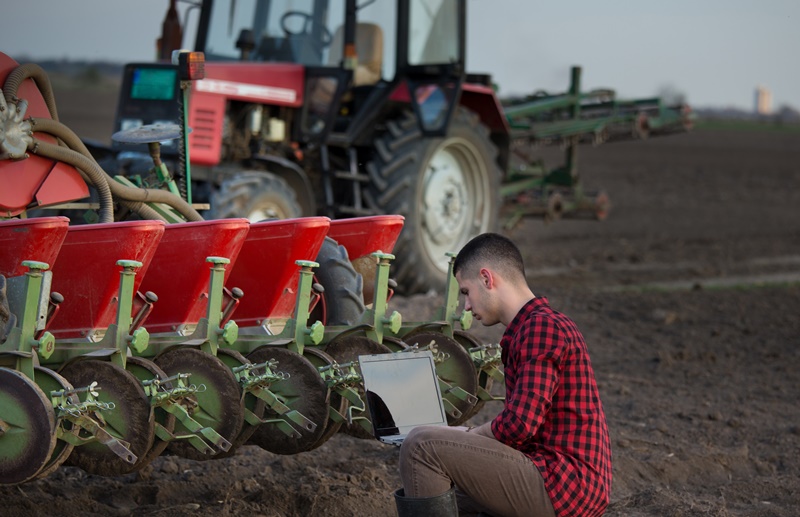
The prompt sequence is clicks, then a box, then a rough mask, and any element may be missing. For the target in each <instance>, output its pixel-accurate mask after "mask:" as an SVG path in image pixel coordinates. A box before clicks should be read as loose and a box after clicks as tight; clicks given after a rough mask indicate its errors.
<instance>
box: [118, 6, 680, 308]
mask: <svg viewBox="0 0 800 517" xmlns="http://www.w3.org/2000/svg"><path fill="white" fill-rule="evenodd" d="M187 4H189V7H188V8H187V9H186V10H184V15H185V17H184V23H183V26H182V27H181V24H180V23H178V21H177V20H178V10H177V9H176V3H175V0H173V1H172V2H171V6H170V9H169V11H168V13H167V17H166V19H165V21H164V25H163V27H164V31H163V34H162V38H161V39H160V40H159V43H160V45H161V49H160V52H161V56H162V57H164V58H166V57H168V56H169V55H170V52H171V51H172V50H175V49H176V48H178V47H180V46H182V45H186V46H189V44H188V43H181V33H183V34H184V35H186V34H189V33H194V38H195V42H194V44H193V47H194V48H193V49H192V50H195V51H199V52H203V53H204V54H205V59H206V63H205V79H204V80H202V81H198V82H196V83H194V86H193V89H192V93H191V100H190V103H189V104H188V106H189V108H188V109H189V110H190V111H189V113H188V121H189V125H190V126H191V130H192V131H191V134H190V135H189V137H188V146H189V151H190V152H189V153H188V154H189V156H190V157H191V163H190V167H187V168H183V167H181V166H180V163H181V162H182V160H180V159H179V158H180V157H181V155H182V154H183V149H182V145H181V143H182V140H176V141H174V142H173V144H172V145H164V146H163V148H162V153H163V154H164V157H165V160H170V159H172V158H174V162H175V164H176V167H175V168H176V170H177V178H178V180H179V183H180V184H181V185H182V186H181V190H182V191H183V193H184V195H185V196H187V197H189V199H190V200H193V201H194V202H199V203H208V204H210V211H209V212H208V214H207V216H209V217H212V218H224V217H247V218H249V219H250V220H261V219H265V218H268V217H280V218H287V217H296V216H301V215H306V216H308V215H326V216H329V217H331V218H342V217H350V216H363V215H377V214H401V215H403V216H405V227H404V231H403V233H402V235H401V236H400V239H399V241H398V242H397V245H396V248H395V254H396V255H397V261H396V262H395V269H394V274H395V275H396V279H397V281H398V283H399V286H400V289H401V290H402V291H404V292H406V293H410V292H420V291H427V290H429V289H436V290H441V288H442V287H443V286H444V283H445V279H446V272H447V257H446V253H447V252H454V251H458V250H459V249H460V248H461V247H462V246H463V244H465V243H466V242H467V241H468V240H469V239H470V238H471V237H473V236H475V235H477V234H479V233H482V232H485V231H490V230H494V229H495V228H496V226H497V224H498V219H499V217H500V211H501V207H502V206H503V205H504V204H505V205H506V206H509V204H510V205H514V203H517V214H520V213H521V214H524V215H528V214H539V215H541V214H545V215H549V216H557V215H560V214H561V213H562V212H567V211H569V210H571V209H576V208H581V207H583V208H585V207H586V206H589V207H590V208H591V209H595V207H596V208H597V210H596V211H597V213H598V214H605V212H606V211H607V206H606V205H605V204H604V203H605V201H604V200H605V198H603V197H602V196H601V197H600V198H597V199H596V198H594V197H591V196H587V195H586V194H585V193H584V192H583V191H582V190H581V188H580V184H579V182H578V178H577V174H576V173H575V167H574V164H573V163H572V162H573V160H572V159H571V153H572V152H574V147H575V145H576V144H577V143H578V142H580V141H583V140H588V139H591V140H592V141H595V142H597V141H598V139H599V140H603V139H605V138H608V137H610V136H612V135H611V133H613V132H614V131H615V129H616V130H619V128H620V127H621V128H622V130H621V131H616V132H617V133H620V132H622V133H626V134H630V135H636V128H637V127H638V128H639V129H643V127H642V126H643V125H647V124H648V122H649V123H650V125H651V126H652V129H653V130H657V129H659V128H661V129H663V128H665V127H666V126H662V125H659V121H660V120H662V119H663V117H664V115H665V113H666V112H665V111H664V109H663V107H661V106H660V103H659V102H658V100H657V99H655V100H653V102H655V105H647V106H645V105H644V104H642V103H638V104H635V105H634V104H626V105H624V106H622V105H618V104H617V103H616V102H615V101H613V92H611V93H609V92H608V91H604V92H601V93H596V92H595V93H592V94H588V95H581V94H580V91H579V73H578V74H575V76H574V77H573V84H572V85H571V89H570V93H569V94H566V95H560V96H549V97H547V98H544V99H543V98H536V99H529V100H528V101H529V103H528V104H526V107H524V108H523V109H522V110H520V109H519V107H517V108H515V110H516V111H515V114H521V116H522V117H524V120H523V121H522V122H523V124H515V125H514V130H513V131H512V129H511V125H510V124H509V120H510V115H509V113H507V111H506V110H505V109H504V108H503V107H501V105H500V102H499V101H498V99H497V97H496V95H495V92H494V90H493V88H492V85H491V81H490V78H489V77H488V76H486V75H470V74H467V73H466V72H465V37H466V36H465V31H466V5H467V3H466V2H464V1H462V0H438V1H433V0H397V1H396V2H387V1H381V2H376V1H374V0H372V1H370V0H301V1H291V2H289V1H277V0H238V1H234V0H230V1H224V0H202V2H187ZM184 39H185V38H184ZM180 96H181V87H180V81H179V80H178V77H177V74H176V68H175V67H174V66H173V65H171V64H169V63H168V61H165V62H159V63H133V64H128V65H127V66H126V68H125V72H124V79H123V87H122V92H121V98H120V102H119V106H118V111H117V119H116V130H117V131H121V130H127V129H131V128H135V127H137V126H140V125H148V124H153V123H158V122H161V121H174V120H177V119H179V118H180V116H181V113H180V109H181V107H180V104H179V103H178V102H176V99H180ZM609 99H610V100H609ZM588 104H591V106H589V105H588ZM651 104H652V103H651ZM590 107H591V109H592V110H594V111H593V112H592V113H591V114H590V113H589V108H590ZM648 110H649V111H648ZM645 113H648V114H649V116H650V118H647V117H646V118H644V119H643V118H642V115H643V114H645ZM669 113H670V114H672V113H673V112H669ZM659 117H661V118H659ZM587 119H588V121H587ZM545 126H546V127H547V128H550V130H549V131H545V132H544V133H543V132H542V131H543V130H544V127H545ZM670 127H675V126H674V125H673V126H670ZM540 135H543V136H542V137H541V138H540ZM516 137H522V138H524V139H526V141H527V143H531V142H533V143H537V144H539V143H543V142H544V143H554V142H556V143H558V142H560V143H563V144H566V145H567V146H568V148H569V151H568V158H567V161H568V166H567V168H566V169H564V168H562V169H558V170H555V171H552V172H548V171H544V170H541V169H538V170H539V172H538V173H535V174H533V175H531V171H533V170H537V169H536V168H535V167H534V168H532V167H530V164H526V167H523V168H514V167H513V166H512V163H511V161H512V160H511V148H512V146H511V141H512V138H516ZM114 151H115V152H116V153H115V156H116V159H115V165H113V167H115V168H116V169H117V171H115V172H118V171H123V172H124V174H126V175H128V176H137V175H141V174H142V173H143V172H144V171H145V170H147V169H148V168H149V167H150V164H151V162H150V159H149V157H148V156H147V153H146V149H145V148H144V147H140V148H136V147H132V146H130V145H128V144H114ZM522 169H524V171H526V172H524V173H523V174H522V177H520V176H519V174H518V173H519V170H522ZM140 181H143V182H144V183H146V180H140ZM501 185H502V187H501ZM523 194H524V195H523ZM520 200H523V201H520ZM598 203H600V204H601V205H602V206H598V205H597V204H598Z"/></svg>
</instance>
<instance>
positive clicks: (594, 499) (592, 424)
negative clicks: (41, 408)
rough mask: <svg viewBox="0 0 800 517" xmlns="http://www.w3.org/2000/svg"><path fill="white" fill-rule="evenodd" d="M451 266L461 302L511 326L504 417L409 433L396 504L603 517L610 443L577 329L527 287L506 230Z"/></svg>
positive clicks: (481, 316)
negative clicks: (469, 424)
mask: <svg viewBox="0 0 800 517" xmlns="http://www.w3.org/2000/svg"><path fill="white" fill-rule="evenodd" d="M453 269H454V273H455V277H456V280H457V281H458V285H459V288H460V290H461V293H462V294H463V295H464V297H465V309H467V310H471V311H472V313H473V315H474V317H475V319H477V320H478V321H480V322H481V323H482V324H483V325H487V326H488V325H495V324H497V323H502V324H503V325H505V326H506V330H505V333H504V334H503V338H502V340H501V342H500V345H501V349H502V361H503V367H504V370H505V385H506V397H505V402H504V405H503V410H502V411H501V412H500V414H499V415H497V416H496V417H495V418H494V419H493V420H491V421H489V422H487V423H485V424H483V425H481V426H479V427H476V428H464V427H432V426H428V427H419V428H416V429H414V430H413V431H412V432H411V433H409V435H408V437H407V438H406V440H405V441H404V443H403V446H402V448H401V450H400V477H401V479H402V481H403V487H404V488H403V489H401V490H398V491H397V492H396V493H395V500H396V503H397V508H398V513H399V514H400V516H401V517H404V516H405V515H412V514H416V515H457V512H458V510H460V511H461V514H462V515H469V514H477V513H480V512H483V513H484V514H489V515H496V516H512V515H520V516H522V515H525V516H558V517H564V516H580V517H595V516H600V515H602V514H603V512H604V511H605V508H606V506H607V505H608V498H609V492H610V489H611V448H610V444H609V438H608V428H607V426H606V419H605V414H604V413H603V407H602V404H601V402H600V396H599V394H598V390H597V384H596V382H595V377H594V371H593V369H592V365H591V362H590V361H589V355H588V352H587V349H586V344H585V342H584V339H583V336H582V335H581V333H580V332H579V331H578V329H577V327H576V326H575V323H574V322H573V321H572V320H570V319H569V318H568V317H566V316H564V315H563V314H561V313H559V312H556V311H554V310H553V309H551V308H550V306H549V305H548V303H547V300H546V299H545V298H537V297H536V296H534V294H533V292H532V291H531V289H530V288H529V287H528V285H527V281H526V279H525V268H524V264H523V261H522V255H521V254H520V252H519V249H517V247H516V246H515V245H514V243H513V242H511V241H510V240H509V239H507V238H506V237H503V236H502V235H498V234H493V233H486V234H482V235H479V236H477V237H475V238H474V239H472V240H471V241H470V242H468V243H467V244H466V246H464V248H463V249H462V250H461V251H460V252H459V254H458V256H457V257H456V260H455V264H454V268H453ZM451 487H452V488H451ZM456 500H457V506H458V508H457V509H456ZM409 512H414V513H409ZM437 512H438V513H437Z"/></svg>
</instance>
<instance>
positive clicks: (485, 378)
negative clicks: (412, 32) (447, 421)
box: [453, 330, 494, 422]
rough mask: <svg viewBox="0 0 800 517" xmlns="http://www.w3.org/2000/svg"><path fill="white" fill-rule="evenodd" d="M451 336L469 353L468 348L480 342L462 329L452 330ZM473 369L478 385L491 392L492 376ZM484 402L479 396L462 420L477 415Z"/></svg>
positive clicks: (479, 344)
mask: <svg viewBox="0 0 800 517" xmlns="http://www.w3.org/2000/svg"><path fill="white" fill-rule="evenodd" d="M453 337H454V338H455V340H456V341H458V343H459V344H460V345H461V346H463V347H464V349H465V350H467V353H469V349H470V348H476V347H479V346H481V342H480V341H478V339H477V338H476V337H474V336H472V335H471V334H468V333H466V332H464V331H463V330H456V331H455V332H453ZM474 364H475V363H473V365H474ZM475 371H476V373H477V375H478V386H479V387H481V388H483V389H484V390H486V391H487V392H491V391H492V385H493V384H494V379H493V378H492V376H491V375H489V374H487V373H486V372H485V371H483V370H478V369H477V368H476V369H475ZM484 404H486V401H485V400H482V399H480V398H479V399H478V403H477V404H475V405H474V406H472V409H470V410H469V411H467V413H468V414H467V417H466V418H465V419H464V421H465V422H466V421H467V420H469V419H470V418H472V417H474V416H475V415H477V414H478V413H479V412H480V410H481V409H483V405H484Z"/></svg>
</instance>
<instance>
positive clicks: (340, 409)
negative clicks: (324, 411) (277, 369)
mask: <svg viewBox="0 0 800 517" xmlns="http://www.w3.org/2000/svg"><path fill="white" fill-rule="evenodd" d="M303 357H305V358H306V359H308V360H309V361H310V362H311V364H312V365H314V368H315V369H317V372H318V373H317V375H320V374H319V368H322V367H325V366H330V365H332V364H333V363H334V362H335V361H334V359H333V357H331V356H329V355H328V354H326V353H325V352H323V351H322V350H320V349H318V348H311V347H305V348H304V349H303ZM321 377H322V376H321V375H320V378H321ZM323 382H324V381H323ZM329 393H330V396H329V398H328V407H329V408H332V409H333V410H334V411H336V412H337V413H339V414H340V415H344V414H345V412H346V411H347V406H348V405H349V404H350V402H349V401H348V400H347V399H346V398H344V397H342V396H341V395H339V394H338V393H336V391H334V390H329ZM328 411H330V409H328ZM323 427H324V430H323V431H322V434H321V435H320V437H319V438H318V439H317V441H316V442H314V444H313V445H312V446H311V447H310V448H309V449H308V450H309V451H310V450H313V449H316V448H317V447H319V446H320V445H322V444H323V443H325V442H327V441H328V440H330V439H331V437H332V436H333V435H335V434H336V433H338V432H339V429H341V428H342V422H337V421H336V420H334V419H332V418H330V417H328V418H326V419H325V425H324V426H323Z"/></svg>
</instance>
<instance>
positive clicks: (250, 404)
mask: <svg viewBox="0 0 800 517" xmlns="http://www.w3.org/2000/svg"><path fill="white" fill-rule="evenodd" d="M217 357H218V358H219V359H220V360H221V361H222V362H223V363H225V365H226V366H227V367H228V368H230V369H231V370H233V369H234V368H237V367H239V366H242V365H245V364H248V363H251V362H255V361H250V360H248V359H247V358H246V357H245V356H243V355H242V354H241V353H240V352H237V351H236V350H231V349H230V348H219V349H217ZM234 375H235V374H234ZM239 386H240V387H241V383H240V384H239ZM240 391H241V390H240ZM244 407H245V409H246V410H248V411H250V412H252V413H253V414H254V415H255V416H257V417H258V418H264V413H265V412H266V404H265V403H264V401H263V400H261V399H260V398H258V397H256V396H255V395H253V394H252V393H245V394H244ZM245 413H246V411H245ZM257 428H258V426H257V425H252V424H250V423H249V422H248V421H247V420H244V421H243V422H242V430H241V431H239V435H238V436H237V437H236V439H235V440H233V442H232V446H231V448H230V450H228V451H222V452H219V453H217V454H215V455H214V458H227V457H229V456H233V455H234V454H235V453H236V449H238V448H239V447H240V446H242V445H244V444H245V443H247V442H248V441H249V440H250V437H251V436H253V433H254V432H255V430H256V429H257Z"/></svg>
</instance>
